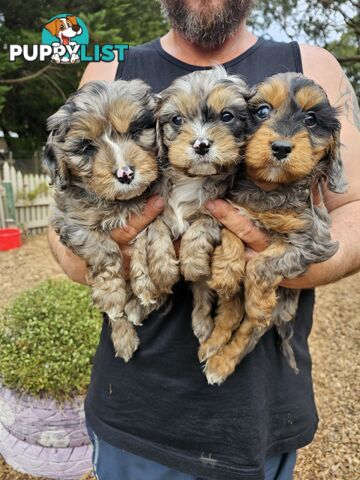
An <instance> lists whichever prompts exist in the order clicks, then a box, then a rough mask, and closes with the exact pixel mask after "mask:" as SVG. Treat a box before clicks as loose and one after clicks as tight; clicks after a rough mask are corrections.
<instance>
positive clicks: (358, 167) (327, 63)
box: [211, 45, 360, 288]
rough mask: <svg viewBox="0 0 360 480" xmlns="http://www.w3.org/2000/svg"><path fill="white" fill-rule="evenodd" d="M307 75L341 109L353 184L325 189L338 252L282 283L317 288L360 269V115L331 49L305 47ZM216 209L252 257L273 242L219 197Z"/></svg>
mask: <svg viewBox="0 0 360 480" xmlns="http://www.w3.org/2000/svg"><path fill="white" fill-rule="evenodd" d="M301 56H302V62H303V70H304V74H305V75H306V76H307V77H309V78H312V79H313V80H314V81H315V82H317V83H319V84H320V85H321V86H322V87H323V88H324V89H325V91H326V92H327V94H328V96H329V99H330V103H331V104H332V105H333V106H336V107H339V108H340V109H341V118H340V120H341V127H342V128H341V143H342V149H341V155H342V160H343V163H344V167H345V174H346V178H347V180H348V183H349V189H348V191H347V192H346V193H344V194H341V195H338V194H335V193H331V192H330V191H328V190H327V191H326V192H325V196H324V200H325V204H326V207H327V208H328V210H329V212H330V215H331V217H332V222H333V224H332V230H331V233H332V237H333V238H334V239H335V240H338V241H339V243H340V248H339V250H338V252H337V253H336V254H335V255H334V256H333V257H332V258H330V259H329V260H327V261H326V262H323V263H320V264H316V265H312V266H311V267H310V268H309V270H308V271H307V272H306V274H304V275H302V276H300V277H298V278H295V279H294V280H286V281H284V282H283V283H282V286H284V287H289V288H313V287H316V286H318V285H324V284H327V283H332V282H335V281H336V280H339V279H340V278H342V277H344V276H347V275H351V274H353V273H355V272H357V271H359V270H360V158H359V157H360V126H359V125H360V114H359V106H358V103H357V100H356V96H355V93H354V91H353V89H352V87H351V84H350V82H349V80H348V79H347V78H346V76H345V74H344V72H343V71H342V69H341V67H340V65H339V64H338V62H337V61H336V60H335V58H334V57H333V56H332V55H331V54H330V53H329V52H327V51H326V50H323V49H321V48H318V47H312V46H310V45H303V46H301ZM211 206H212V207H213V208H212V210H211V212H212V213H213V215H214V216H216V217H217V218H218V219H219V220H220V221H221V222H222V223H223V224H224V225H225V226H226V227H227V228H229V229H230V230H231V231H233V232H234V233H235V234H236V235H238V237H239V238H241V239H242V240H243V241H244V243H245V244H246V245H247V247H248V253H247V255H248V258H249V257H250V256H252V255H254V252H260V251H262V250H264V249H265V248H266V246H267V238H266V235H264V234H263V233H262V232H261V231H260V230H258V229H257V228H255V227H254V226H253V224H252V223H251V222H250V221H249V220H247V219H246V218H244V217H242V216H241V215H240V214H239V213H238V212H237V211H236V210H235V209H233V208H232V207H231V206H230V205H228V204H227V203H225V202H223V201H221V200H217V201H216V202H215V203H213V204H212V205H211Z"/></svg>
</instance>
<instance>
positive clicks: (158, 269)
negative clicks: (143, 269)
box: [147, 218, 180, 294]
mask: <svg viewBox="0 0 360 480" xmlns="http://www.w3.org/2000/svg"><path fill="white" fill-rule="evenodd" d="M147 255H148V267H149V274H150V277H151V279H152V281H153V283H154V284H155V286H156V288H157V291H158V294H169V293H171V290H172V287H173V286H174V285H175V284H176V283H177V282H178V281H179V277H180V272H179V261H178V259H177V257H176V252H175V248H174V245H173V239H172V235H171V232H170V230H169V228H168V227H167V226H166V225H165V223H164V222H163V221H162V220H161V219H159V218H157V219H156V220H155V221H154V222H153V223H151V224H150V225H149V227H148V245H147Z"/></svg>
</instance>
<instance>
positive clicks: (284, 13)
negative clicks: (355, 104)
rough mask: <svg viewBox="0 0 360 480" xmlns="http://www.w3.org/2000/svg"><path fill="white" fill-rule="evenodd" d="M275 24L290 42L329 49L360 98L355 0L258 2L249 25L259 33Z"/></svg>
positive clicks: (359, 35) (358, 26)
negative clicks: (300, 42)
mask: <svg viewBox="0 0 360 480" xmlns="http://www.w3.org/2000/svg"><path fill="white" fill-rule="evenodd" d="M274 24H277V25H278V27H279V30H280V31H281V32H282V33H283V34H285V35H286V36H287V37H288V38H289V39H290V40H298V41H299V40H300V41H302V42H304V43H305V42H306V43H311V44H315V45H318V46H320V47H323V48H326V49H327V50H329V51H330V52H331V53H332V54H333V55H335V57H336V58H337V59H338V61H339V62H340V64H341V65H342V67H343V68H344V69H345V71H346V73H347V75H348V76H349V78H350V80H351V82H352V84H353V87H354V89H355V91H356V93H357V95H358V96H359V97H360V9H359V3H358V0H278V1H273V0H270V1H269V0H258V2H257V8H256V10H255V11H254V14H253V15H252V17H251V25H252V27H253V29H254V30H255V31H256V32H258V33H263V32H266V31H267V30H268V29H269V28H270V27H271V26H272V25H274Z"/></svg>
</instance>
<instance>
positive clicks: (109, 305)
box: [71, 228, 139, 361]
mask: <svg viewBox="0 0 360 480" xmlns="http://www.w3.org/2000/svg"><path fill="white" fill-rule="evenodd" d="M71 243H72V246H73V248H74V250H75V251H76V253H77V254H78V255H79V256H80V257H82V258H83V259H84V260H85V261H86V263H87V265H88V267H89V269H88V270H89V273H88V283H89V285H90V287H91V293H92V298H93V300H94V303H95V304H96V305H97V306H98V307H99V308H100V309H101V310H102V311H103V312H106V313H107V314H108V316H109V318H110V321H111V324H112V327H113V334H112V338H113V341H114V347H115V351H116V354H117V355H118V356H119V357H122V358H123V359H124V360H125V361H128V360H129V359H130V358H131V357H132V355H133V353H134V352H135V350H136V349H137V347H138V345H139V339H138V336H137V334H136V331H135V329H134V327H133V325H131V323H130V322H128V320H127V319H126V317H125V316H124V308H125V304H126V299H127V291H126V281H125V279H124V277H123V262H122V256H121V252H120V249H119V247H118V245H117V244H116V243H115V242H114V241H113V240H112V239H111V238H110V236H109V235H106V234H104V233H99V232H94V231H88V230H85V229H81V228H77V229H76V231H75V230H74V231H73V232H72V237H71Z"/></svg>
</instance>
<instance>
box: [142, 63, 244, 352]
mask: <svg viewBox="0 0 360 480" xmlns="http://www.w3.org/2000/svg"><path fill="white" fill-rule="evenodd" d="M161 96H162V99H161V101H160V104H159V109H158V113H157V119H158V120H157V134H158V148H159V152H160V156H161V157H162V158H163V159H167V161H168V166H167V167H166V168H165V169H164V181H163V183H162V194H163V197H164V198H165V200H166V204H165V210H164V213H163V215H162V216H161V217H160V218H159V219H158V220H157V224H155V223H154V224H153V225H151V226H150V228H149V236H150V237H151V238H152V239H153V241H152V247H151V246H150V245H148V247H150V248H148V250H147V252H148V259H149V261H148V264H149V273H150V276H151V280H152V282H153V284H155V286H156V287H157V288H158V293H168V292H169V291H171V288H172V286H173V285H174V283H175V281H177V279H178V278H179V274H180V273H181V274H182V275H183V277H184V278H185V280H187V281H190V282H192V289H193V297H194V309H193V314H192V324H193V330H194V332H195V335H196V336H197V338H198V339H199V341H200V343H202V342H203V341H205V340H206V339H207V337H208V336H209V335H210V333H211V331H212V328H213V319H212V316H211V310H212V304H213V300H214V297H213V294H212V292H211V290H210V288H209V287H208V285H207V283H206V280H207V279H209V277H210V272H211V271H210V261H211V256H212V253H213V250H214V248H215V247H216V245H218V243H219V241H220V225H219V223H218V222H217V221H216V220H215V219H214V218H213V217H211V216H210V215H209V212H208V211H207V210H206V209H205V208H204V204H205V203H206V202H207V201H208V200H211V199H215V198H218V197H224V196H225V194H226V192H227V191H228V189H229V187H230V186H231V185H232V181H233V178H234V175H235V171H236V167H237V165H238V163H239V162H240V160H241V150H242V147H243V146H244V142H245V124H246V118H247V114H248V112H247V105H246V98H247V97H248V96H249V92H248V90H247V88H246V85H245V83H244V82H243V81H242V80H241V79H240V78H239V77H234V76H230V75H227V73H226V71H225V70H224V69H223V68H222V67H217V68H215V69H212V70H206V71H200V72H194V73H192V74H189V75H186V76H184V77H181V78H179V79H177V80H176V81H175V82H174V83H173V84H172V85H171V86H170V87H169V88H168V89H167V90H165V91H164V92H162V95H161ZM226 112H227V113H228V115H226ZM224 113H225V115H224ZM225 120H227V121H225ZM201 142H202V143H204V144H206V145H208V147H207V148H206V149H205V150H204V151H203V152H200V153H199V150H197V145H198V144H199V143H201ZM160 222H161V223H162V226H161V227H160ZM180 237H182V239H181V247H180V255H179V261H177V259H176V255H175V251H174V248H173V245H172V241H173V240H174V239H178V238H180ZM164 246H165V248H164ZM148 293H150V292H148ZM144 295H145V293H144Z"/></svg>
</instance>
